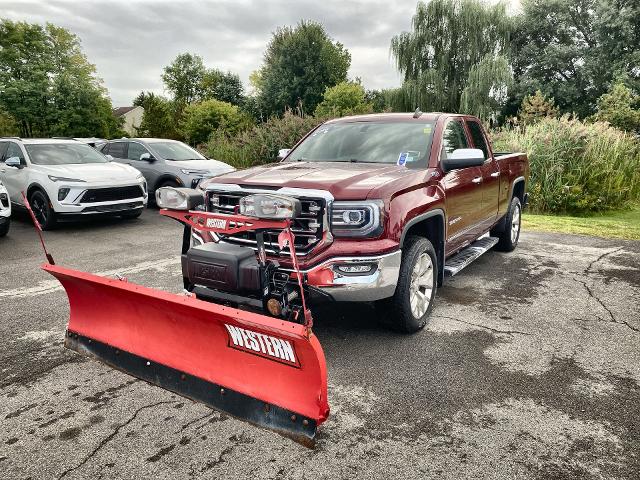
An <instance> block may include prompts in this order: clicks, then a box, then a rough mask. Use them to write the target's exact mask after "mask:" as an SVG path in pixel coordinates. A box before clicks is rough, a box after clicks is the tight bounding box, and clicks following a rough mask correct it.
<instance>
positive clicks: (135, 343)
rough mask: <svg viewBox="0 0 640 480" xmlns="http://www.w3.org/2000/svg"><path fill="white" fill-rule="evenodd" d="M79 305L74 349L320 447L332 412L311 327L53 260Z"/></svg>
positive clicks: (68, 342) (71, 341) (72, 325)
mask: <svg viewBox="0 0 640 480" xmlns="http://www.w3.org/2000/svg"><path fill="white" fill-rule="evenodd" d="M43 269H44V270H46V271H47V272H49V273H51V274H52V275H53V276H55V277H56V278H57V279H58V280H59V281H60V282H61V283H62V285H63V286H64V288H65V290H66V292H67V295H68V297H69V303H70V310H71V311H70V319H69V326H68V330H67V336H66V338H65V346H66V347H67V348H69V349H71V350H75V351H76V352H78V353H81V354H83V355H86V356H88V357H91V358H95V359H98V360H100V361H102V362H104V363H106V364H108V365H110V366H112V367H114V368H117V369H119V370H122V371H124V372H126V373H129V374H131V375H133V376H136V377H138V378H141V379H143V380H146V381H147V382H150V383H153V384H155V385H158V386H160V387H162V388H165V389H168V390H172V391H174V392H176V393H178V394H180V395H182V396H185V397H188V398H191V399H193V400H196V401H199V402H202V403H205V404H207V405H209V406H211V407H213V408H215V409H218V410H221V411H223V412H226V413H228V414H230V415H232V416H234V417H238V418H240V419H243V420H246V421H248V422H250V423H253V424H256V425H259V426H262V427H265V428H268V429H271V430H274V431H276V432H278V433H281V434H283V435H286V436H288V437H291V438H293V439H294V440H296V441H298V442H300V443H303V444H305V445H307V446H312V445H313V443H314V437H315V433H316V428H317V426H318V425H319V424H321V423H322V422H323V421H324V420H325V419H326V418H327V415H328V413H329V406H328V404H327V374H326V365H325V358H324V353H323V351H322V348H321V347H320V343H319V342H318V340H317V338H316V337H315V336H314V335H313V334H308V330H307V328H306V327H305V326H304V325H301V324H296V323H292V322H287V321H283V320H279V319H277V318H271V317H267V316H265V315H261V314H256V313H252V312H246V311H241V310H237V309H235V308H229V307H225V306H221V305H217V304H213V303H209V302H205V301H201V300H197V299H196V298H193V297H187V296H180V295H175V294H172V293H167V292H163V291H159V290H154V289H151V288H146V287H143V286H140V285H135V284H133V283H128V282H126V281H121V280H116V279H109V278H104V277H100V276H97V275H92V274H89V273H84V272H79V271H75V270H70V269H68V268H64V267H60V266H57V265H49V264H45V265H43Z"/></svg>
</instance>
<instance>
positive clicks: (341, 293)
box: [305, 250, 402, 302]
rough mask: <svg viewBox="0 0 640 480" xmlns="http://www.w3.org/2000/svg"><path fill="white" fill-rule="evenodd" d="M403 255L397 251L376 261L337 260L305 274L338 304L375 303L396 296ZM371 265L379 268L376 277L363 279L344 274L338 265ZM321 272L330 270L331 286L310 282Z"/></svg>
mask: <svg viewBox="0 0 640 480" xmlns="http://www.w3.org/2000/svg"><path fill="white" fill-rule="evenodd" d="M401 261H402V251H400V250H397V251H395V252H392V253H388V254H386V255H379V256H374V257H337V258H332V259H330V260H328V261H326V262H323V263H322V264H320V265H317V266H315V267H313V268H311V269H309V270H307V271H306V272H305V273H307V278H309V280H310V282H309V284H310V285H312V286H314V287H315V288H317V289H319V290H321V291H322V292H323V293H325V294H327V295H329V296H331V297H332V298H333V299H334V300H335V301H337V302H373V301H375V300H382V299H383V298H388V297H391V296H393V294H394V293H395V291H396V284H397V283H398V276H399V275H400V262H401ZM363 263H364V264H372V265H375V266H376V268H375V270H374V271H373V273H370V274H364V275H354V274H344V273H341V272H340V271H339V270H338V269H337V268H336V267H337V265H358V264H363ZM320 270H331V271H332V272H333V282H332V284H331V285H328V284H323V285H313V281H311V279H312V278H313V277H314V273H318V272H319V271H320Z"/></svg>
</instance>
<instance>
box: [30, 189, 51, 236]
mask: <svg viewBox="0 0 640 480" xmlns="http://www.w3.org/2000/svg"><path fill="white" fill-rule="evenodd" d="M29 204H30V205H31V210H33V214H34V215H35V217H36V220H38V223H39V224H40V226H41V227H42V229H43V230H52V229H53V228H55V226H56V223H57V219H56V212H54V211H53V207H52V206H51V202H50V201H49V197H48V196H47V194H46V193H44V192H43V191H42V190H34V191H33V192H31V195H29Z"/></svg>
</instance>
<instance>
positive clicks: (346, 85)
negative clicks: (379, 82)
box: [315, 82, 373, 117]
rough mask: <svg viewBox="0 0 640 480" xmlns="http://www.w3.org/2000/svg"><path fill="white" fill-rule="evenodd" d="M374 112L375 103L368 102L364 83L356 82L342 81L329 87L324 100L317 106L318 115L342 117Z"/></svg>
mask: <svg viewBox="0 0 640 480" xmlns="http://www.w3.org/2000/svg"><path fill="white" fill-rule="evenodd" d="M371 112H373V105H372V104H371V103H366V101H365V91H364V88H362V85H360V84H359V83H355V82H341V83H339V84H338V85H336V86H334V87H327V89H326V90H325V92H324V96H323V100H322V102H320V103H319V104H318V106H317V107H316V111H315V115H316V116H317V117H342V116H345V115H358V114H361V113H371Z"/></svg>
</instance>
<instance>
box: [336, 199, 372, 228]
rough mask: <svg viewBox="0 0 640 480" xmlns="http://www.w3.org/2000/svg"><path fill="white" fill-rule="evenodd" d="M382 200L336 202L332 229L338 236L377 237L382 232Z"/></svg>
mask: <svg viewBox="0 0 640 480" xmlns="http://www.w3.org/2000/svg"><path fill="white" fill-rule="evenodd" d="M383 207H384V203H383V202H382V201H381V200H367V201H362V202H334V203H333V207H332V208H331V231H332V232H333V234H334V235H336V236H338V237H375V236H378V235H380V234H381V233H382V228H383V226H382V209H383Z"/></svg>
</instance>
